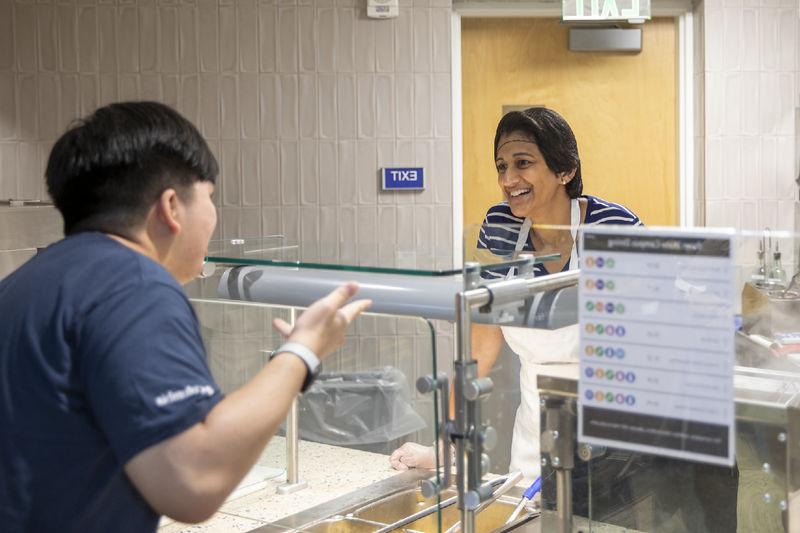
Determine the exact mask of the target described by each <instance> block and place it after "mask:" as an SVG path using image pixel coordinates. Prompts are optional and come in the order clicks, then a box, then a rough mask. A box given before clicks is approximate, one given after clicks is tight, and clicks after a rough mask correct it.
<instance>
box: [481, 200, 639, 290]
mask: <svg viewBox="0 0 800 533" xmlns="http://www.w3.org/2000/svg"><path fill="white" fill-rule="evenodd" d="M581 198H585V199H586V202H587V205H586V219H585V221H584V223H583V225H585V226H597V225H600V224H616V225H623V226H641V225H642V221H641V220H639V217H637V216H636V215H635V214H634V213H633V212H632V211H631V210H630V209H628V208H627V207H625V206H622V205H620V204H615V203H613V202H608V201H606V200H602V199H600V198H597V197H595V196H588V195H584V196H581ZM524 221H525V219H523V218H519V217H515V216H514V215H513V214H512V213H511V208H510V207H509V206H508V202H501V203H499V204H496V205H493V206H492V207H491V208H489V211H488V212H487V213H486V218H484V219H483V225H482V226H481V231H480V234H479V235H478V248H479V249H484V250H488V251H490V252H491V253H492V254H494V255H497V256H499V257H498V258H497V262H500V261H508V260H510V259H511V257H512V255H513V253H514V248H515V247H516V245H517V239H518V238H519V231H520V227H521V226H522V223H523V222H524ZM534 223H535V221H534ZM522 251H524V252H534V251H535V249H534V247H533V243H532V242H531V238H530V235H529V236H528V239H527V240H526V241H525V246H523V248H522ZM569 267H570V265H569V261H567V263H566V264H565V265H564V268H563V270H564V271H566V270H569ZM508 271H509V269H508V268H496V269H491V270H485V271H483V272H482V273H481V277H483V278H484V279H501V278H505V277H506V275H507V274H508ZM533 273H534V276H544V275H547V274H548V272H547V271H546V270H545V268H544V265H542V264H541V263H540V264H536V265H534V266H533Z"/></svg>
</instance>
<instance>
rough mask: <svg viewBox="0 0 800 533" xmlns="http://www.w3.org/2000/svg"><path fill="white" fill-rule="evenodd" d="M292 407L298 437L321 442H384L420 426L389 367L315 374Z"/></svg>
mask: <svg viewBox="0 0 800 533" xmlns="http://www.w3.org/2000/svg"><path fill="white" fill-rule="evenodd" d="M298 407H299V410H300V416H299V419H300V420H299V426H300V438H301V439H303V440H311V441H315V442H321V443H323V444H333V445H337V446H358V445H364V444H375V443H384V442H388V441H391V440H393V439H396V438H398V437H402V436H404V435H408V434H409V433H413V432H415V431H419V430H420V429H423V428H424V427H425V421H424V420H423V419H422V417H420V416H419V415H418V414H417V413H416V411H414V409H413V408H412V406H411V394H410V390H409V387H408V382H407V381H406V378H405V376H404V375H403V373H402V372H400V371H399V370H398V369H396V368H394V367H384V368H379V369H375V370H368V371H361V372H342V373H330V374H320V375H319V376H318V377H317V379H316V381H314V383H313V384H312V385H311V387H309V389H308V390H307V391H306V392H305V393H304V394H303V395H302V396H301V397H300V401H299V403H298Z"/></svg>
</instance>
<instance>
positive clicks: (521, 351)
mask: <svg viewBox="0 0 800 533" xmlns="http://www.w3.org/2000/svg"><path fill="white" fill-rule="evenodd" d="M571 204H572V206H571V214H570V232H571V234H572V240H573V245H572V253H571V254H570V259H569V265H570V268H578V250H577V246H578V245H577V232H578V226H579V225H580V221H581V208H580V204H579V203H578V200H577V199H575V198H573V199H572V202H571ZM530 228H531V220H530V219H529V218H526V219H525V222H524V223H523V224H522V228H520V232H519V238H518V239H517V244H516V247H515V248H514V250H515V252H519V251H521V250H522V248H523V247H524V246H525V242H526V241H527V239H528V233H529V232H530ZM511 275H512V274H511V273H509V276H511ZM501 329H502V331H503V336H504V337H505V339H506V342H507V343H508V346H509V347H510V348H511V349H512V350H513V351H514V353H516V354H517V355H518V356H519V359H520V363H521V366H522V368H521V370H520V376H519V388H520V396H521V402H520V406H519V408H518V409H517V416H516V418H515V420H514V434H513V436H512V439H511V464H510V466H509V471H510V472H514V471H520V472H522V474H523V475H524V476H525V479H526V480H527V481H528V482H532V481H533V480H534V479H536V477H537V476H538V475H539V472H540V468H541V463H540V458H539V438H540V431H539V391H538V390H537V388H536V376H537V375H538V374H550V375H568V374H569V369H571V368H572V367H573V366H574V364H575V363H576V362H577V361H578V326H577V325H573V326H567V327H565V328H560V329H556V330H547V329H533V328H519V327H510V326H503V327H502V328H501Z"/></svg>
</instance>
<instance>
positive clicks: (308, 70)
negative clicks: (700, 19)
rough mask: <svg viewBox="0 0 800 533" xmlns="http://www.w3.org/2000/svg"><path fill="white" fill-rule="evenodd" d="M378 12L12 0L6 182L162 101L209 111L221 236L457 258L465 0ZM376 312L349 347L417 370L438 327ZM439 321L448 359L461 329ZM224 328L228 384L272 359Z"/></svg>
mask: <svg viewBox="0 0 800 533" xmlns="http://www.w3.org/2000/svg"><path fill="white" fill-rule="evenodd" d="M364 11H365V7H364V5H362V4H361V3H360V2H356V1H354V0H335V1H334V0H303V1H300V2H296V1H289V0H287V1H280V2H269V1H261V0H237V1H235V2H234V1H230V0H204V1H199V2H195V1H178V0H152V1H146V2H136V1H127V0H126V1H123V0H103V1H100V2H95V1H89V2H72V1H69V2H67V1H61V0H37V1H35V2H34V1H29V0H2V1H0V197H20V196H27V197H36V198H44V197H45V195H46V192H45V188H44V182H43V176H42V174H43V171H44V162H45V160H46V158H47V155H48V153H49V150H50V147H51V146H52V143H53V142H54V141H55V139H56V138H57V137H58V136H59V135H60V134H61V133H62V132H63V130H64V129H65V128H66V127H67V125H68V124H69V123H70V122H71V121H72V120H74V119H75V118H78V117H80V116H83V115H86V114H88V113H90V112H91V111H92V110H93V109H95V108H96V107H97V106H99V105H104V104H107V103H111V102H114V101H119V100H124V99H139V98H146V99H155V100H161V101H163V102H165V103H168V104H169V105H172V106H174V107H176V108H177V109H178V110H179V111H180V112H181V113H183V114H184V115H185V116H186V117H187V118H189V119H190V120H191V121H193V122H194V123H195V124H197V125H198V127H199V128H200V130H201V132H202V133H203V135H204V136H205V137H206V138H207V139H208V142H209V146H210V147H211V149H212V151H213V152H214V153H215V155H216V156H217V158H218V159H219V161H220V169H221V176H220V181H219V184H218V191H217V192H218V194H217V195H216V198H215V202H216V204H217V205H218V208H219V226H218V229H217V232H216V233H215V237H217V238H222V237H225V238H233V237H253V236H256V235H259V234H283V235H284V236H285V237H286V239H289V240H298V239H302V240H307V241H313V242H314V244H313V246H312V245H311V244H310V243H305V244H304V246H305V247H306V250H305V252H304V253H303V255H304V257H305V258H308V259H313V260H323V261H325V260H338V261H340V262H347V263H353V264H363V265H368V264H376V263H378V262H380V264H382V265H384V266H392V265H396V266H403V267H424V268H433V267H437V268H445V267H450V266H451V265H452V262H453V258H452V252H451V250H452V244H451V238H450V235H451V233H452V198H451V195H452V184H451V179H452V162H451V154H450V150H451V146H452V143H451V131H450V130H451V128H450V122H451V107H450V68H451V65H450V13H451V9H450V0H435V1H434V2H412V1H403V2H401V10H400V16H399V17H398V18H396V19H392V20H371V19H368V18H367V17H366V15H365V12H364ZM776 20H777V19H776ZM784 26H785V25H784V24H782V23H778V28H777V30H776V31H778V32H780V33H781V34H782V35H783V34H784V33H786V34H788V33H790V32H792V31H795V32H796V29H793V28H792V27H784ZM759 60H760V56H759ZM791 61H796V55H791V54H788V53H785V54H783V55H781V56H780V57H777V58H775V64H776V65H783V64H785V63H788V62H791ZM784 81H785V80H784V79H783V78H781V77H780V76H779V75H778V76H776V77H775V79H774V80H773V79H770V80H765V83H769V84H772V85H777V86H781V84H782V83H784ZM742 90H743V91H744V90H745V88H743V89H742ZM784 104H785V101H783V100H780V99H778V100H777V102H776V104H775V105H776V109H777V110H780V109H782V107H781V106H782V105H784ZM776 112H778V111H776ZM742 124H743V129H744V124H748V125H749V126H751V127H753V122H752V119H751V121H750V122H746V120H745V119H744V115H743V119H742ZM760 125H761V124H760V123H759V127H760ZM774 127H775V132H776V135H777V134H778V132H779V131H785V125H781V124H778V123H776V124H775V126H774ZM785 136H786V137H787V138H788V135H785ZM783 146H784V145H783V144H780V143H778V142H777V141H776V143H775V146H774V150H775V151H776V152H777V151H779V150H782V149H783ZM414 164H419V165H423V166H425V170H426V179H427V184H426V186H427V188H426V190H425V191H423V192H412V193H394V192H384V191H382V190H381V187H380V180H379V173H378V170H379V168H380V167H382V166H391V165H396V166H407V165H414ZM752 164H753V163H752V162H750V165H751V167H752ZM776 172H777V169H776ZM775 183H776V185H775V188H776V189H777V188H778V186H779V181H777V180H776V182H775ZM784 188H785V187H784ZM721 197H722V195H721ZM780 208H781V206H780V205H778V204H776V210H777V211H779V212H780ZM776 216H777V217H778V218H780V215H779V214H778V215H776ZM222 315H223V316H224V318H225V320H226V323H227V324H228V326H230V325H231V324H234V323H236V322H237V320H238V319H237V316H233V315H230V316H228V315H225V314H224V313H223V314H222ZM379 322H380V323H379V324H378V323H377V322H376V324H378V325H377V326H376V327H374V328H372V329H371V330H370V329H369V328H368V327H366V326H365V328H366V329H364V331H365V332H367V333H362V332H360V331H359V333H358V335H359V336H356V335H355V333H354V334H353V337H352V338H353V339H354V340H355V342H354V343H351V347H352V348H353V349H354V350H356V351H355V352H354V353H353V354H351V355H352V356H351V357H350V359H349V360H350V362H351V363H354V362H355V361H360V363H359V365H360V366H362V367H363V366H364V361H366V360H369V361H372V362H373V363H374V364H397V365H400V366H401V367H402V368H403V369H404V370H406V371H407V372H408V373H409V374H408V377H409V383H411V384H413V382H414V379H415V378H416V373H417V372H418V371H426V372H430V366H431V361H430V360H429V355H428V352H429V351H430V350H429V339H428V338H425V337H424V334H425V331H424V328H422V329H420V328H414V327H410V328H409V327H407V326H406V327H405V330H403V331H401V330H399V329H398V328H400V326H399V323H397V324H396V323H395V321H393V320H389V321H387V320H383V321H382V322H381V321H379ZM400 322H403V321H400ZM220 324H222V322H220ZM243 324H244V323H243ZM220 327H221V326H220ZM226 327H227V326H226ZM231 327H233V326H231ZM242 327H245V326H244V325H243V326H242ZM245 329H246V328H245ZM250 329H253V328H252V327H251V328H250ZM256 329H257V328H256ZM368 330H369V331H368ZM439 333H440V335H444V337H445V341H444V343H443V344H442V346H444V347H445V348H446V350H445V351H447V352H448V353H446V354H445V355H444V357H445V358H449V356H450V353H451V352H452V340H451V338H450V335H451V330H449V329H448V328H447V327H444V328H441V327H440V328H439ZM243 335H244V333H243ZM218 341H219V339H210V342H209V345H210V346H211V347H212V349H211V353H212V356H214V357H216V355H213V354H217V355H219V356H220V358H221V359H220V360H214V361H212V365H211V366H212V368H214V369H215V373H216V374H217V377H218V378H219V379H220V380H222V381H224V383H223V388H225V389H226V390H230V387H231V386H233V385H234V384H235V383H236V382H237V381H241V379H243V376H245V375H249V374H250V373H252V370H253V368H256V367H258V366H259V365H260V364H261V361H260V360H259V361H251V362H247V361H243V360H239V359H236V358H232V357H227V356H226V357H227V358H222V354H224V352H225V348H219V349H217V350H216V351H215V349H214V348H213V347H214V346H218V347H222V346H223V345H225V346H228V345H227V344H225V343H224V342H218ZM255 341H256V343H257V342H258V338H255ZM226 342H227V341H226ZM245 344H246V343H245ZM245 344H241V346H239V345H237V346H238V348H237V349H239V348H241V349H244V348H245ZM251 344H252V342H251ZM447 347H449V348H447ZM361 348H363V350H362V349H361ZM228 355H231V354H228ZM222 359H224V360H222ZM248 361H249V360H248ZM251 367H253V368H251ZM353 368H356V367H355V366H353ZM415 397H416V396H415ZM420 409H424V406H423V407H420ZM426 416H428V415H426Z"/></svg>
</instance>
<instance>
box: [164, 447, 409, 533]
mask: <svg viewBox="0 0 800 533" xmlns="http://www.w3.org/2000/svg"><path fill="white" fill-rule="evenodd" d="M258 464H259V465H261V466H266V467H273V468H285V465H286V444H285V440H284V439H283V437H274V438H273V439H272V440H271V441H270V443H269V444H268V445H267V447H266V448H265V450H264V453H263V454H262V455H261V459H260V460H259V461H258ZM397 473H398V472H397V471H396V470H393V469H392V467H391V466H390V465H389V458H388V457H387V456H386V455H380V454H376V453H370V452H362V451H359V450H351V449H348V448H339V447H336V446H328V445H325V444H318V443H314V442H305V441H301V442H300V479H301V481H305V482H307V483H308V487H307V488H305V489H303V490H300V491H298V492H295V493H293V494H278V493H277V492H276V491H275V490H276V488H277V487H278V485H280V484H282V483H283V482H284V481H285V479H286V478H285V475H283V476H279V477H276V478H272V479H270V480H267V481H266V482H264V483H263V484H262V486H261V487H260V488H259V489H258V490H256V491H255V492H252V493H250V494H247V495H245V496H241V497H239V498H235V499H232V500H230V501H228V502H226V503H225V505H223V506H222V507H221V508H220V510H219V511H218V512H217V513H216V514H215V515H214V516H213V517H211V519H210V520H208V521H206V522H203V523H201V524H196V525H188V524H181V523H178V522H170V521H169V520H163V521H162V526H161V527H160V528H159V529H158V531H159V533H178V532H186V533H188V532H197V531H202V532H205V533H212V532H220V533H222V532H226V533H227V532H231V531H251V530H253V529H256V528H259V527H261V526H263V525H264V524H268V523H270V522H273V521H275V520H278V519H280V518H283V517H285V516H289V515H293V514H295V513H298V512H300V511H303V510H305V509H309V508H311V507H314V506H316V505H319V504H321V503H324V502H327V501H330V500H333V499H335V498H338V497H339V496H343V495H345V494H347V493H349V492H352V491H354V490H358V489H360V488H363V487H366V486H368V485H371V484H373V483H375V482H377V481H381V480H383V479H386V478H388V477H391V476H393V475H396V474H397Z"/></svg>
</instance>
